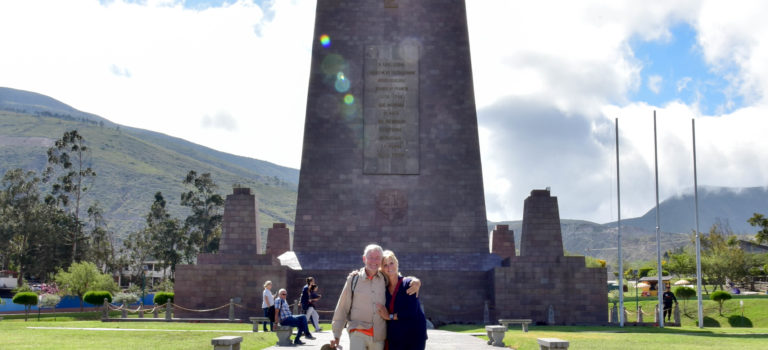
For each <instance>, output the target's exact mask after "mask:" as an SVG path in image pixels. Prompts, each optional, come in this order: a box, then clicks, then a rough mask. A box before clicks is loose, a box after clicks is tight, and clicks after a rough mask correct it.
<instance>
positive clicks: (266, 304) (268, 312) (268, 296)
mask: <svg viewBox="0 0 768 350" xmlns="http://www.w3.org/2000/svg"><path fill="white" fill-rule="evenodd" d="M261 300H262V302H261V308H262V309H264V317H266V318H267V319H268V320H269V331H270V332H272V331H274V326H273V324H274V323H273V322H272V320H274V319H275V296H274V295H272V281H266V282H264V293H262V297H261ZM263 325H264V331H265V332H266V331H267V322H263Z"/></svg>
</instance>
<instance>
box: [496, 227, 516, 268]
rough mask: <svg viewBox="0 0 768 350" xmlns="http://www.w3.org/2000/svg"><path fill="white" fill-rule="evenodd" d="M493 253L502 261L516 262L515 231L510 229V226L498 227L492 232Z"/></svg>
mask: <svg viewBox="0 0 768 350" xmlns="http://www.w3.org/2000/svg"><path fill="white" fill-rule="evenodd" d="M490 241H491V249H490V250H491V253H494V254H496V255H498V256H499V257H501V258H502V259H510V260H515V257H516V255H517V253H516V252H515V231H512V230H510V229H509V225H496V227H494V229H493V231H491V239H490Z"/></svg>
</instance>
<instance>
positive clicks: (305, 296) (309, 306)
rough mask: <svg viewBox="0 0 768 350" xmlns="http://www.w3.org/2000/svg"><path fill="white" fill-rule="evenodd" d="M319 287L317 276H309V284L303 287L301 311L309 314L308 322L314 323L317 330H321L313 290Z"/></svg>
mask: <svg viewBox="0 0 768 350" xmlns="http://www.w3.org/2000/svg"><path fill="white" fill-rule="evenodd" d="M313 287H314V288H317V283H316V282H315V278H314V277H312V276H310V277H307V284H305V285H304V287H303V288H302V289H301V311H303V312H304V314H305V315H306V316H307V322H309V323H312V324H313V325H314V326H315V332H319V331H320V324H319V317H320V316H319V315H318V314H317V310H316V309H315V305H314V303H313V301H312V296H311V290H312V288H313ZM313 316H314V318H313Z"/></svg>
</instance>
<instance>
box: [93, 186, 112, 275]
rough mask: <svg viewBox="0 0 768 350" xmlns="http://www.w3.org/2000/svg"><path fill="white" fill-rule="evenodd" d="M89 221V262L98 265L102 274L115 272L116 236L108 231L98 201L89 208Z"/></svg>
mask: <svg viewBox="0 0 768 350" xmlns="http://www.w3.org/2000/svg"><path fill="white" fill-rule="evenodd" d="M88 219H89V220H88V221H89V228H90V234H89V237H88V238H89V248H90V249H88V252H89V254H88V260H89V261H92V262H93V263H94V264H96V266H98V267H99V268H100V269H101V271H102V272H111V271H115V270H116V264H115V260H116V259H115V255H116V253H115V243H114V236H113V234H112V232H111V231H109V230H108V229H107V224H106V222H105V221H104V215H103V213H102V209H101V206H100V205H99V202H98V201H97V202H96V203H94V204H93V205H91V206H90V207H89V208H88Z"/></svg>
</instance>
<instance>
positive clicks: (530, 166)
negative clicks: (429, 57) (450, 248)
mask: <svg viewBox="0 0 768 350" xmlns="http://www.w3.org/2000/svg"><path fill="white" fill-rule="evenodd" d="M758 6H763V5H762V3H758V2H754V3H750V4H749V5H747V6H744V7H743V8H738V9H736V8H735V7H740V6H739V5H734V4H730V3H729V4H724V3H721V2H701V1H685V2H669V3H654V4H653V5H652V6H649V5H648V4H645V3H637V2H610V3H605V2H551V1H544V2H537V3H532V2H507V1H482V2H468V3H467V8H468V12H469V15H470V18H469V24H470V28H469V30H470V34H471V37H470V42H471V44H472V54H473V56H472V60H473V70H474V72H473V73H474V76H475V91H476V96H477V102H478V115H479V119H480V124H481V125H480V126H481V130H482V133H481V149H482V156H483V165H484V169H483V171H484V177H485V183H486V201H487V207H488V217H489V219H491V220H501V219H519V218H521V217H522V204H523V199H524V198H525V197H526V196H527V195H528V193H529V192H530V190H532V189H535V188H544V187H546V186H551V187H552V192H553V195H557V196H558V197H559V198H558V199H559V203H560V214H561V217H564V218H580V219H589V220H594V221H598V222H605V221H609V220H615V219H616V213H615V210H616V175H615V172H616V170H615V167H616V165H615V153H614V152H615V148H614V145H613V143H614V142H613V137H612V133H613V132H614V131H613V123H614V118H619V120H620V129H621V143H622V145H621V160H620V162H621V168H622V169H621V174H622V175H621V176H622V216H623V217H631V216H638V215H642V214H644V213H645V211H646V210H648V209H649V208H651V207H652V206H653V204H654V201H655V198H654V187H653V186H654V182H653V174H654V168H653V166H654V158H653V122H652V116H653V110H654V109H655V110H657V114H658V132H659V152H660V156H659V162H660V164H659V172H660V187H661V188H660V194H661V196H662V199H663V198H665V196H670V195H674V194H678V193H680V192H681V191H683V190H685V189H690V188H691V187H692V186H693V175H692V162H693V161H692V155H691V145H690V143H691V126H690V119H691V118H692V117H697V118H698V119H699V126H698V127H699V135H697V136H698V139H697V140H698V142H699V145H698V146H699V148H698V150H697V151H698V153H699V154H698V155H699V176H700V178H699V181H700V183H702V184H708V185H717V186H756V185H765V183H766V180H768V173H766V169H765V166H763V165H762V164H766V163H768V155H765V154H761V153H760V152H758V151H756V150H760V149H765V146H768V145H765V144H763V141H761V139H760V136H758V135H755V134H754V133H755V132H754V130H766V129H768V125H766V121H768V120H766V119H765V118H764V117H763V118H761V117H760V113H761V112H763V109H764V107H761V106H763V104H762V103H760V102H759V100H760V99H761V98H763V96H764V94H763V93H761V92H760V89H758V88H756V87H760V86H762V85H761V84H763V83H765V82H768V77H767V76H765V75H760V74H761V72H763V71H764V70H765V71H767V72H768V49H763V48H764V47H766V44H765V42H766V40H767V39H765V38H768V32H765V31H764V30H763V29H762V28H765V27H766V24H763V23H762V22H765V21H762V22H761V21H760V19H759V15H758V14H760V13H766V11H765V10H761V9H758V8H757V7H758ZM553 7H556V8H557V9H558V10H557V11H552V8H553ZM720 11H723V12H726V14H725V16H724V17H725V18H727V20H725V21H721V19H722V18H721V17H718V16H717V14H718V13H719V12H720ZM745 12H750V15H748V16H746V17H748V18H749V19H748V20H747V22H748V24H746V25H745V24H734V23H735V22H739V21H740V19H741V18H742V16H744V13H745ZM680 22H688V23H691V25H692V26H693V27H694V28H697V29H699V30H700V31H701V32H700V33H699V39H700V40H701V42H700V44H701V45H702V47H703V50H704V52H705V53H707V55H708V56H707V57H708V59H707V60H708V62H710V64H712V65H713V66H712V67H713V69H714V70H715V71H716V73H718V72H719V73H720V74H722V73H724V72H726V73H727V72H728V70H729V69H734V67H735V68H736V74H733V76H731V77H730V78H729V79H730V81H731V82H732V87H731V95H730V96H731V98H737V97H738V96H747V97H750V96H751V97H750V101H751V106H753V107H750V108H744V109H741V110H738V111H734V112H733V113H731V114H728V115H717V116H712V117H702V116H700V112H699V110H698V106H697V105H696V104H695V102H694V104H693V105H684V104H680V103H672V104H670V105H667V106H663V107H659V106H650V105H647V104H644V103H635V102H631V101H628V100H627V99H626V96H627V93H628V92H629V91H634V90H636V89H637V88H639V85H640V81H639V79H640V74H639V72H640V71H641V70H642V68H643V67H642V64H641V62H640V60H638V59H636V58H635V57H634V56H633V53H632V51H631V49H629V46H628V42H629V40H631V39H633V38H641V39H644V40H662V41H664V40H670V35H671V34H670V31H669V28H670V27H672V26H673V25H675V24H677V23H680ZM732 24H734V25H732ZM718 28H720V29H718ZM722 28H728V29H726V30H724V31H723V33H718V30H722ZM750 30H753V32H750ZM718 35H724V37H720V36H718ZM710 37H713V38H716V39H717V40H715V39H710ZM732 49H737V50H736V51H733V50H732ZM763 54H765V55H766V56H765V57H763V56H761V55H763ZM671 68H672V67H671ZM745 72H754V73H755V74H756V75H755V76H756V77H760V78H759V79H751V78H749V77H747V76H746V73H745ZM654 79H655V80H654ZM752 80H754V81H752ZM661 82H662V80H661V79H660V77H659V78H652V79H650V80H649V87H650V88H652V89H656V90H655V91H656V92H659V90H658V88H660V85H659V84H660V83H661ZM686 83H687V81H684V80H683V81H678V82H677V85H678V88H679V89H681V88H685V87H686ZM527 86H530V88H526V87H527ZM731 106H732V104H731ZM721 110H727V109H726V108H722V109H721ZM763 115H765V113H763ZM533 120H539V121H540V122H533ZM743 120H749V121H750V122H751V123H753V124H752V128H751V129H750V130H749V131H748V132H747V131H742V129H741V128H749V126H746V125H745V124H746V122H744V121H743ZM705 135H706V136H705ZM750 157H752V158H753V159H759V161H753V162H748V161H746V160H745V159H746V158H750ZM737 160H738V161H737ZM742 160H744V161H742Z"/></svg>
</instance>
